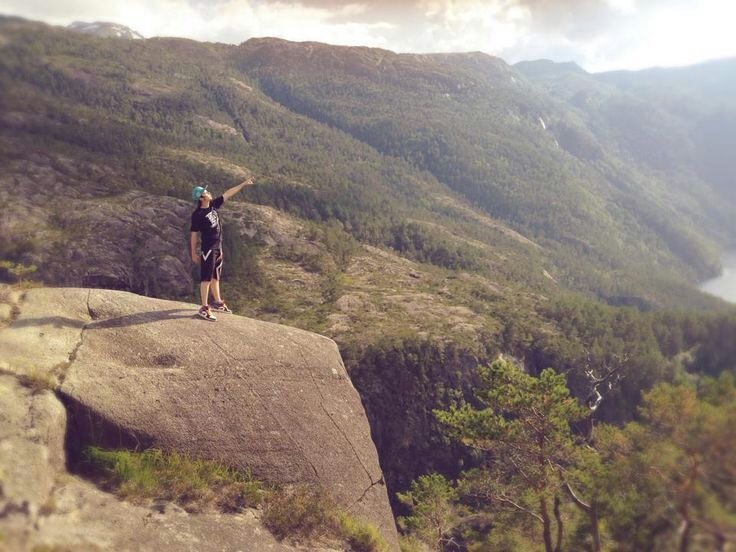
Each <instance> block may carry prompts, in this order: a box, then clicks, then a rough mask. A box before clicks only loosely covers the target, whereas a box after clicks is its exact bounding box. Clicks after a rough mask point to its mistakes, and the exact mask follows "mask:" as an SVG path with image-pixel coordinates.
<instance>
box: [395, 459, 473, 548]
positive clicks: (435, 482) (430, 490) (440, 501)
mask: <svg viewBox="0 0 736 552" xmlns="http://www.w3.org/2000/svg"><path fill="white" fill-rule="evenodd" d="M397 497H398V498H399V502H401V503H402V504H405V505H406V506H408V507H409V509H410V510H411V515H410V516H407V517H401V518H399V526H400V527H401V528H402V529H403V530H405V531H408V532H410V533H412V534H414V535H416V536H417V537H419V539H421V540H422V541H423V542H425V543H427V544H428V545H429V546H430V547H431V548H432V550H437V551H439V552H444V551H445V550H446V549H447V546H448V545H449V544H451V543H452V531H453V529H454V528H455V527H456V525H457V523H458V522H459V520H460V518H461V512H460V508H459V507H458V505H457V504H456V502H455V501H456V499H457V489H456V488H455V486H454V485H453V484H452V482H451V481H448V480H447V479H445V478H444V477H443V476H442V475H440V474H438V473H433V474H430V475H423V476H421V477H420V478H419V479H417V480H415V481H413V482H412V484H411V488H410V489H409V490H408V491H406V492H405V493H397Z"/></svg>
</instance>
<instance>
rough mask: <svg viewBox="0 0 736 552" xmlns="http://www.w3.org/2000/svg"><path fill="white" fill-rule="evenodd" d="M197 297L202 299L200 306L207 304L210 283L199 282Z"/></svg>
mask: <svg viewBox="0 0 736 552" xmlns="http://www.w3.org/2000/svg"><path fill="white" fill-rule="evenodd" d="M199 296H200V297H201V298H202V306H204V305H206V304H208V303H209V300H210V282H200V283H199Z"/></svg>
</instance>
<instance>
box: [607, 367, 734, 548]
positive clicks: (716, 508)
mask: <svg viewBox="0 0 736 552" xmlns="http://www.w3.org/2000/svg"><path fill="white" fill-rule="evenodd" d="M640 416H641V420H640V421H639V422H632V423H629V424H627V425H626V427H625V428H624V429H622V430H615V429H612V428H605V431H606V432H607V433H608V436H607V437H606V439H600V441H601V443H602V444H603V443H604V442H605V445H604V446H605V447H606V448H607V449H608V450H609V451H610V454H608V453H607V455H608V456H610V460H608V461H610V463H611V469H610V472H609V473H610V477H609V481H610V482H611V483H612V484H613V483H614V481H615V485H616V488H617V492H615V493H611V496H610V497H609V500H608V504H607V509H608V511H609V515H608V516H607V517H608V519H609V521H610V524H611V527H612V532H613V534H614V537H615V538H617V540H619V541H621V542H622V543H623V545H624V547H623V548H622V549H623V550H637V549H643V548H646V549H649V550H673V549H676V550H679V551H681V552H686V551H688V550H691V549H696V550H703V549H707V550H723V549H725V544H726V543H727V542H729V541H731V542H733V540H734V539H736V498H734V497H736V467H735V466H736V432H734V430H733V420H734V419H736V388H735V387H734V384H733V378H732V377H731V376H730V374H723V375H722V376H721V378H719V379H718V380H712V379H710V378H704V380H703V381H702V383H701V386H700V389H697V388H696V387H694V386H686V385H678V386H672V385H668V384H660V385H658V386H657V387H655V388H654V389H653V390H652V391H650V392H648V393H646V394H645V395H644V397H643V401H642V406H641V408H640Z"/></svg>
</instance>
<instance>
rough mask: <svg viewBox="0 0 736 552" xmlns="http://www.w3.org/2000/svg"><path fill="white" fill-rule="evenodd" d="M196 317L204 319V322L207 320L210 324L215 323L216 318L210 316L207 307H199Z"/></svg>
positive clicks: (212, 315) (210, 313) (210, 312)
mask: <svg viewBox="0 0 736 552" xmlns="http://www.w3.org/2000/svg"><path fill="white" fill-rule="evenodd" d="M197 316H199V317H200V318H204V319H205V320H209V321H210V322H215V321H216V320H217V317H216V316H215V315H214V314H212V311H210V307H209V306H208V305H206V306H204V307H200V309H199V312H197Z"/></svg>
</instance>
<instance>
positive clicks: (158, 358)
mask: <svg viewBox="0 0 736 552" xmlns="http://www.w3.org/2000/svg"><path fill="white" fill-rule="evenodd" d="M194 313H195V307H194V306H193V305H187V304H183V303H177V302H172V301H162V300H156V299H149V298H145V297H141V296H137V295H133V294H130V293H125V292H119V291H111V290H89V289H73V288H68V289H34V290H31V291H29V292H27V294H26V296H25V298H24V299H23V300H22V301H21V302H20V304H19V306H18V307H17V308H16V310H15V315H14V320H13V321H12V323H11V324H10V325H9V326H7V327H6V328H4V329H3V330H2V331H0V359H1V360H0V363H1V364H2V366H0V368H2V370H3V372H4V374H5V375H4V376H3V379H2V384H3V388H2V391H3V393H2V399H3V401H5V402H7V403H8V407H7V408H5V407H4V408H3V410H2V411H3V412H4V413H5V412H7V413H9V414H6V415H4V416H3V417H2V418H1V419H0V420H1V421H2V426H1V427H0V431H1V432H0V436H2V437H3V446H2V447H0V448H1V449H2V451H1V453H0V461H2V468H3V470H4V472H5V473H4V476H3V479H1V480H0V485H2V490H3V493H2V494H0V512H4V513H5V514H8V513H10V514H13V516H14V517H12V516H11V517H7V516H6V519H5V520H3V519H0V527H3V526H4V528H3V531H4V532H6V533H8V534H9V535H11V537H12V538H14V539H16V540H17V541H18V542H24V543H26V544H28V543H33V542H36V543H39V542H40V543H48V542H57V541H55V540H54V539H52V538H51V539H50V540H49V538H46V537H48V536H49V534H50V533H48V532H46V533H44V531H42V530H41V529H39V527H41V528H43V527H46V528H48V527H56V529H54V530H55V531H57V532H59V531H61V529H60V528H59V526H58V524H59V523H62V522H61V521H59V520H57V525H56V526H55V525H54V523H52V522H51V521H48V520H46V521H44V522H43V523H41V524H40V525H39V523H38V517H39V511H40V510H43V504H44V503H45V502H48V500H50V498H49V497H52V498H51V499H53V500H56V501H57V502H60V503H62V504H64V505H69V504H77V508H76V511H77V512H79V511H82V512H85V511H87V513H88V514H89V520H87V521H90V520H91V519H92V517H93V516H94V512H93V511H91V510H90V508H89V504H88V503H87V499H89V500H95V498H94V496H96V495H101V494H104V493H101V491H97V490H96V489H94V488H91V487H90V486H89V484H83V482H77V483H75V484H74V485H71V486H70V485H66V484H63V485H61V486H59V484H58V477H56V475H54V474H60V473H63V472H64V455H65V452H64V446H65V447H66V453H67V454H69V457H68V458H67V462H73V460H74V457H75V455H76V451H78V450H79V448H80V447H81V446H84V445H86V444H93V443H94V444H100V445H103V446H125V447H133V446H139V447H149V446H156V447H160V448H163V449H167V450H178V451H183V452H185V453H188V454H190V455H193V456H197V457H201V458H205V459H211V460H217V461H220V462H225V463H228V464H230V465H232V466H236V467H239V468H248V469H250V470H252V471H253V473H254V475H256V477H258V478H260V479H264V480H267V481H272V482H279V483H294V482H305V481H306V482H313V483H317V484H320V485H322V486H323V487H324V488H326V489H327V490H328V491H329V492H331V493H332V494H333V495H334V496H335V497H336V498H337V500H338V502H339V503H340V504H341V505H342V506H343V507H345V508H346V509H348V510H349V511H350V512H351V513H352V514H353V515H355V516H356V517H357V518H359V519H362V520H365V521H369V522H371V523H373V524H374V525H376V526H377V527H378V528H379V531H380V532H381V533H382V535H383V536H384V538H385V539H386V541H387V542H388V543H389V544H390V545H391V547H392V548H397V537H396V531H395V526H394V523H393V517H392V515H391V511H390V508H389V505H388V498H387V493H386V487H385V485H384V483H383V476H382V473H381V470H380V467H379V464H378V457H377V455H376V450H375V447H374V445H373V442H372V441H371V438H370V431H369V428H368V422H367V420H366V417H365V413H364V411H363V407H362V405H361V402H360V398H359V397H358V394H357V393H356V391H355V389H354V388H353V385H352V383H351V382H350V379H349V378H348V376H347V373H346V372H345V368H344V366H343V363H342V360H341V358H340V355H339V353H338V351H337V347H336V346H335V344H334V342H332V341H331V340H329V339H327V338H324V337H322V336H319V335H317V334H312V333H309V332H304V331H301V330H296V329H293V328H288V327H285V326H279V325H276V324H269V323H265V322H258V321H255V320H251V319H247V318H243V317H239V316H234V315H231V316H222V317H220V320H219V321H218V323H217V324H211V323H208V322H205V321H200V320H198V319H196V318H194ZM31 372H35V373H36V374H38V373H39V372H42V373H47V374H52V375H53V376H54V378H56V380H57V381H58V386H57V390H56V396H57V397H59V398H61V400H62V401H63V403H64V405H65V406H66V409H64V408H62V407H61V404H60V403H59V401H58V400H57V399H56V398H55V397H54V395H53V394H51V393H45V394H43V395H41V396H40V397H39V396H35V395H31V394H29V393H28V392H27V390H22V389H21V388H19V387H18V385H17V381H15V380H16V378H17V376H23V375H24V374H25V375H27V374H29V373H31ZM41 403H43V404H41ZM46 403H48V404H46ZM39 413H40V414H39ZM63 435H66V437H65V438H62V436H63ZM19 447H20V448H19ZM39 447H40V448H39ZM17 454H21V456H22V457H26V458H29V459H31V458H34V459H36V460H37V461H35V462H29V468H28V469H29V470H33V473H31V472H30V471H27V470H26V466H24V465H18V464H19V463H18V462H17V460H16V461H15V462H13V461H12V458H16V459H17ZM31 464H33V465H31ZM34 466H35V467H34ZM47 479H48V481H46V480H47ZM23 481H25V482H28V481H33V485H32V486H31V487H32V488H31V487H28V488H26V487H25V484H24V483H23ZM85 485H86V486H85ZM28 493H32V494H33V496H25V495H26V494H28ZM85 508H86V510H85ZM126 508H127V506H126V507H125V508H124V507H123V506H120V505H119V504H118V505H117V506H115V507H113V506H111V510H110V512H111V513H110V515H111V516H112V517H111V518H110V519H118V518H120V520H127V521H125V522H123V521H120V523H108V525H109V526H108V527H107V530H109V531H112V532H113V533H114V532H115V527H117V526H119V527H120V531H122V532H126V531H132V532H135V528H134V526H135V522H133V521H131V519H133V518H136V516H138V518H136V519H142V517H143V516H141V515H139V514H141V512H133V510H132V509H130V508H129V509H128V514H129V516H128V515H126V514H125V509H126ZM131 508H132V507H131ZM62 511H63V508H62ZM170 515H171V516H172V517H171V519H170V520H169V521H168V522H167V523H168V524H169V526H170V527H174V526H175V525H176V521H175V519H174V518H176V516H177V515H179V516H180V517H181V516H183V515H184V514H182V513H181V512H179V513H177V512H173V513H172V512H170ZM187 515H188V514H187ZM104 516H105V514H103V515H101V516H98V517H102V518H103V519H104ZM130 516H132V518H131V517H130ZM47 517H48V516H47ZM11 518H12V519H11ZM81 518H82V519H83V520H84V519H86V518H85V515H81ZM245 518H247V516H245ZM245 518H243V520H241V521H242V523H241V521H237V520H236V521H234V519H235V518H227V522H226V523H225V525H226V526H227V527H230V525H233V531H235V532H236V533H237V530H238V527H241V529H243V528H245V529H243V530H247V527H248V524H249V523H250V526H251V528H252V526H253V520H251V521H250V522H248V521H247V519H245ZM176 519H179V518H176ZM12 520H15V521H13V522H12V523H11V521H12ZM182 520H183V518H182ZM182 520H180V521H181V523H185V524H187V526H189V527H191V529H190V530H188V531H189V533H191V534H192V535H193V537H192V542H195V540H197V539H199V538H202V539H203V540H206V539H208V538H209V536H208V531H210V530H211V526H210V529H208V528H207V527H208V522H207V520H206V519H204V518H202V519H199V521H197V522H196V523H195V522H194V521H192V522H186V521H182ZM108 521H109V520H108ZM210 521H212V520H210ZM34 522H35V525H34ZM90 523H91V521H90ZM162 523H163V521H162ZM239 523H240V524H241V525H238V524H239ZM213 524H214V522H212V523H211V524H210V525H213ZM62 526H63V524H62ZM218 527H219V526H218ZM98 529H99V527H98ZM48 530H49V531H51V529H48ZM39 531H40V533H39ZM197 531H199V533H197ZM217 532H218V536H217V537H218V538H219V539H221V538H223V537H222V535H223V533H219V529H217ZM226 532H227V531H226ZM93 533H94V532H93ZM195 533H197V534H195ZM34 535H35V536H34ZM113 537H114V538H113ZM9 538H10V537H9ZM79 538H82V537H81V536H79ZM110 538H111V539H113V540H112V541H110V542H109V543H108V544H105V545H104V546H108V545H109V546H112V545H113V543H118V544H119V545H121V546H123V548H125V547H127V546H132V545H131V543H129V542H128V541H126V540H125V539H127V538H128V536H125V535H122V534H120V535H117V536H115V535H113V536H110ZM161 538H162V539H164V538H165V537H161ZM23 539H25V540H23ZM34 539H35V540H34ZM115 539H117V540H115ZM60 542H63V543H65V544H68V542H67V541H60ZM80 542H86V541H80ZM156 542H158V541H156ZM218 542H219V541H218ZM126 543H127V544H126ZM98 544H99V543H98ZM159 544H161V545H166V542H165V540H162V541H161V542H159ZM190 544H191V543H190ZM29 546H30V544H29ZM179 549H190V548H187V547H186V546H182V547H181V548H179ZM199 549H201V548H199Z"/></svg>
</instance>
